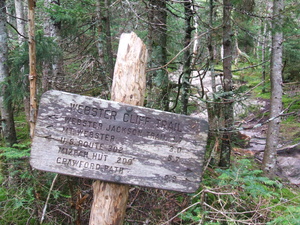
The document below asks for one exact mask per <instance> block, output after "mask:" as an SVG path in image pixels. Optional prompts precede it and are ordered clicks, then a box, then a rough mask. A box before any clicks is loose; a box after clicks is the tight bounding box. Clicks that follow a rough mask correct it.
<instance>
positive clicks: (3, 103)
mask: <svg viewBox="0 0 300 225" xmlns="http://www.w3.org/2000/svg"><path fill="white" fill-rule="evenodd" d="M5 2H6V1H5V0H0V83H1V89H0V112H1V126H2V130H3V136H4V140H5V143H6V144H7V145H9V146H12V145H13V144H15V143H16V142H17V137H16V131H15V124H14V117H13V107H12V102H11V99H10V98H9V93H8V89H7V85H6V84H5V83H3V82H4V81H6V79H7V78H8V77H9V71H8V67H7V61H8V44H7V41H8V38H7V36H8V35H7V28H6V7H5Z"/></svg>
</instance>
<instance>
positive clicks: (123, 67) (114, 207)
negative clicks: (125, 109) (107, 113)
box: [90, 33, 147, 225]
mask: <svg viewBox="0 0 300 225" xmlns="http://www.w3.org/2000/svg"><path fill="white" fill-rule="evenodd" d="M146 65H147V48H146V46H145V45H144V43H143V42H142V41H141V40H140V39H139V38H138V37H137V35H136V34H135V33H130V34H122V35H121V38H120V43H119V48H118V54H117V60H116V64H115V69H114V77H113V85H112V93H111V95H112V96H111V98H112V100H114V101H118V102H123V103H128V104H132V105H143V102H144V94H145V89H146ZM122 160H123V159H122ZM93 188H94V200H93V206H92V211H91V217H90V225H96V224H107V225H110V224H114V225H119V224H120V225H121V224H123V220H124V217H125V212H126V204H127V200H128V193H129V186H128V185H119V184H112V183H105V182H100V181H96V182H95V183H94V185H93ZM99 205H102V206H103V208H104V210H103V209H102V210H101V207H100V208H99V207H98V206H99ZM97 215H98V216H97Z"/></svg>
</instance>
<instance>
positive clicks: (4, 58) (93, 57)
mask: <svg viewBox="0 0 300 225" xmlns="http://www.w3.org/2000/svg"><path fill="white" fill-rule="evenodd" d="M283 3H284V6H283ZM0 9H1V12H0V82H1V90H0V91H1V97H0V106H1V107H0V108H1V123H2V126H1V140H2V141H1V147H0V157H1V158H0V181H1V186H0V224H3V225H6V224H18V225H19V224H20V225H21V224H49V225H50V224H51V225H52V224H77V225H79V224H88V221H89V213H90V208H91V203H92V197H93V192H92V180H89V179H83V178H76V177H68V176H63V175H56V174H53V173H46V172H41V171H37V170H32V168H31V167H30V164H29V157H30V144H31V137H30V134H32V133H31V132H32V124H33V125H34V120H35V114H36V110H35V108H34V105H33V104H32V103H33V102H36V103H37V104H38V102H39V99H40V97H41V95H42V94H43V93H44V92H46V91H48V90H52V89H55V90H61V91H66V92H71V93H76V94H81V95H87V96H94V97H99V98H102V99H108V100H109V99H110V89H111V84H112V79H113V73H114V64H115V60H116V54H117V49H118V44H119V38H120V36H121V34H122V33H130V32H135V33H136V34H137V35H138V36H139V37H140V38H141V39H142V40H143V41H144V43H145V44H146V45H147V49H148V54H149V56H148V67H147V71H146V72H147V94H146V100H145V103H144V106H145V107H149V108H155V109H160V110H164V111H170V112H175V113H180V114H186V115H192V116H196V117H199V116H200V117H203V118H205V119H207V120H208V122H209V125H210V132H209V138H208V142H207V151H206V164H205V171H204V174H203V179H202V180H203V181H202V183H201V187H200V188H199V190H198V191H197V193H195V194H192V195H191V194H184V193H177V192H171V191H164V190H156V189H149V188H142V187H131V188H130V191H129V201H128V206H127V211H126V217H125V221H124V224H153V225H155V224H161V225H162V224H222V225H223V224H295V225H296V224H300V208H299V205H300V197H299V196H300V195H299V194H300V192H299V189H298V188H299V183H291V182H290V181H288V180H286V179H284V178H283V177H278V176H276V175H278V174H280V172H278V167H277V164H276V155H277V150H278V149H279V147H281V151H285V150H286V149H288V150H289V151H295V152H296V153H295V154H296V155H297V154H299V151H300V150H299V143H300V98H299V96H300V95H299V92H300V85H299V84H300V72H299V71H300V64H299V62H300V54H299V53H300V51H299V49H300V41H299V40H300V39H299V37H300V33H299V32H300V30H299V24H300V18H299V15H300V5H299V2H298V1H297V0H285V1H283V0H274V2H273V1H272V0H267V1H262V0H223V1H221V0H220V1H219V0H183V1H177V0H116V1H113V0H81V1H78V0H57V1H53V0H37V1H33V0H28V2H27V1H22V0H0ZM33 10H34V11H33ZM32 13H34V14H32ZM33 15H34V17H32V16H33ZM33 22H34V23H33ZM33 25H34V26H33ZM33 44H35V46H33ZM34 53H35V54H36V55H34ZM32 60H34V63H32ZM35 60H36V61H35ZM33 80H34V81H36V86H35V87H34V89H35V90H36V93H35V94H34V96H32V92H31V91H32V84H31V82H32V81H33ZM258 100H259V101H263V102H264V103H266V104H265V105H264V106H262V107H261V105H260V104H259V103H258V102H259V101H258ZM256 128H259V129H260V130H259V132H260V136H261V137H262V138H263V139H265V140H266V147H265V155H264V156H259V154H261V152H262V151H256V152H255V151H254V152H253V151H251V152H250V151H248V150H245V149H246V148H247V147H249V137H248V136H247V135H245V134H243V133H242V131H243V130H251V131H252V130H255V129H256ZM286 146H287V147H286ZM285 147H286V148H285ZM282 149H283V150H282ZM293 154H294V153H293ZM298 160H299V158H298ZM299 176H300V175H299V173H298V178H299Z"/></svg>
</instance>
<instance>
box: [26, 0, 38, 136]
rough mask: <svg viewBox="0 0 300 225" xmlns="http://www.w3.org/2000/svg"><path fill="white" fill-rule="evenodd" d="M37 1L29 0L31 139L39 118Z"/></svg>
mask: <svg viewBox="0 0 300 225" xmlns="http://www.w3.org/2000/svg"><path fill="white" fill-rule="evenodd" d="M35 3H36V2H35V0H28V21H29V32H28V37H29V41H28V45H29V89H30V91H29V93H30V120H29V124H30V137H31V138H33V136H34V128H35V123H36V117H37V101H36V79H37V78H36V47H35V24H34V23H35V22H34V21H35V16H34V13H35Z"/></svg>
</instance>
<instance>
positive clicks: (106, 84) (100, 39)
mask: <svg viewBox="0 0 300 225" xmlns="http://www.w3.org/2000/svg"><path fill="white" fill-rule="evenodd" d="M104 10H105V7H104V2H103V0H96V15H97V21H96V24H97V50H98V61H99V64H100V68H99V69H100V76H101V82H102V84H103V88H102V89H101V90H102V93H108V92H109V90H110V89H111V79H112V77H111V71H107V67H108V63H106V62H105V55H106V54H105V49H104V46H107V45H106V43H105V29H103V24H102V23H103V22H102V21H103V18H104V16H103V15H104ZM109 29H110V26H109ZM109 33H110V32H109ZM107 49H111V47H107ZM110 54H111V55H110V56H109V58H111V60H112V58H113V56H112V52H111V50H110ZM104 95H105V97H106V98H107V97H108V96H106V95H107V94H104Z"/></svg>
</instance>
